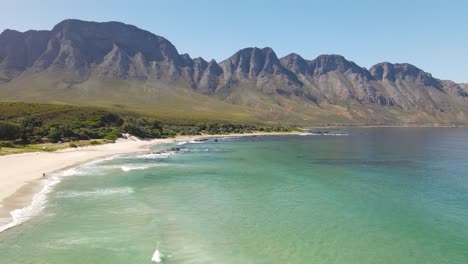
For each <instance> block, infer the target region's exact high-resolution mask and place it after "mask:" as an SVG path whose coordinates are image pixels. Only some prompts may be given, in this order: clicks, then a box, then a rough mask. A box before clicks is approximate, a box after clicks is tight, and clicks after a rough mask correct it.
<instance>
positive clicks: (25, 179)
mask: <svg viewBox="0 0 468 264" xmlns="http://www.w3.org/2000/svg"><path fill="white" fill-rule="evenodd" d="M300 133H301V132H272V133H265V132H254V133H244V134H225V135H196V136H180V137H176V138H165V139H152V140H141V139H137V138H135V137H132V138H130V139H119V140H117V141H116V143H110V144H104V145H97V146H86V147H79V148H75V149H72V148H68V149H64V150H58V151H55V152H30V153H22V154H12V155H6V156H0V167H1V168H2V173H1V174H0V232H2V231H5V230H7V229H9V228H11V227H13V226H14V225H11V223H13V222H14V221H15V219H14V216H13V213H14V212H15V211H18V210H22V209H25V208H27V207H28V206H32V204H33V202H34V198H35V196H36V195H38V194H40V193H41V192H43V191H44V189H45V188H46V187H47V186H46V185H44V184H43V180H48V179H50V178H51V177H50V175H51V174H55V173H59V172H63V171H66V170H68V169H72V168H75V167H78V166H80V165H83V164H86V163H89V162H92V161H96V160H100V159H105V158H108V157H113V156H117V155H124V154H134V153H145V152H149V151H150V147H151V146H155V145H159V144H165V143H174V142H180V141H190V140H198V139H203V138H219V137H248V136H277V135H298V134H300ZM43 173H45V174H46V177H42V174H43ZM8 225H11V226H9V227H7V228H5V229H2V228H3V227H5V226H8ZM15 225H16V224H15Z"/></svg>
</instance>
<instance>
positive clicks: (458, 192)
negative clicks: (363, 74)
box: [0, 128, 468, 264]
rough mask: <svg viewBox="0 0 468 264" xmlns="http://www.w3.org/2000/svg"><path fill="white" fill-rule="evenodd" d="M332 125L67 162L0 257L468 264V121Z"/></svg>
mask: <svg viewBox="0 0 468 264" xmlns="http://www.w3.org/2000/svg"><path fill="white" fill-rule="evenodd" d="M338 133H340V134H341V135H335V136H331V135H330V136H325V135H324V136H317V135H312V136H257V137H243V138H219V141H218V142H215V141H214V140H213V139H210V140H209V141H206V142H203V143H194V142H187V143H186V144H181V143H179V145H178V146H177V147H180V151H179V152H167V153H164V154H155V153H153V154H133V155H129V156H119V157H114V158H113V159H106V160H102V161H98V162H93V163H90V164H86V165H83V166H81V167H78V168H75V169H72V170H68V171H65V172H63V173H60V174H58V175H56V177H54V178H53V179H51V180H49V181H54V180H56V182H55V183H57V184H56V185H55V186H53V187H52V184H51V189H50V192H49V193H48V194H45V195H44V196H42V198H41V197H39V198H38V199H39V200H38V201H37V202H36V204H35V206H36V207H35V208H29V209H30V211H31V212H32V211H38V212H37V213H36V214H35V215H34V216H33V217H31V219H29V220H28V221H26V222H24V223H23V224H21V225H18V226H15V227H13V228H10V229H8V230H6V231H3V232H1V233H0V263H2V264H3V263H5V264H6V263H8V264H15V263H21V264H27V263H34V264H43V263H54V264H55V263H57V264H68V263H80V264H82V263H132V264H139V263H152V260H151V259H152V257H153V254H154V253H155V252H156V250H157V253H156V255H158V253H159V257H160V258H161V263H194V264H195V263H203V264H205V263H220V264H224V263H226V264H231V263H232V264H234V263H235V264H239V263H268V264H270V263H281V264H283V263H359V264H366V263H369V264H370V263H398V264H402V263H408V264H410V263H411V264H417V263H438V264H439V263H451V264H454V263H460V264H466V263H468V129H466V128H366V129H341V130H340V131H338ZM175 145H176V143H174V144H169V145H164V146H161V145H160V146H155V147H154V149H155V151H156V150H160V149H164V148H170V147H173V146H175ZM59 180H60V182H59ZM52 183H53V182H52ZM45 198H46V199H47V201H46V200H45ZM41 207H44V208H43V209H42V210H40V211H39V210H38V209H40V208H41ZM23 213H24V215H23V216H22V217H23V218H22V219H23V220H25V219H26V218H25V217H27V213H28V212H23ZM155 257H156V258H157V257H158V256H155Z"/></svg>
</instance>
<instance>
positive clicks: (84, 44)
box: [0, 20, 468, 123]
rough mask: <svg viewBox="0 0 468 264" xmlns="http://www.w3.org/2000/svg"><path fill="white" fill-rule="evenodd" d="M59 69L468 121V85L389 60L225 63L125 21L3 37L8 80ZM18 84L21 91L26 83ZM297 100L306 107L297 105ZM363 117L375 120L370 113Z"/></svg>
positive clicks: (256, 58) (69, 76)
mask: <svg viewBox="0 0 468 264" xmlns="http://www.w3.org/2000/svg"><path fill="white" fill-rule="evenodd" d="M51 73H52V74H55V75H58V76H63V78H62V81H63V82H65V83H67V82H68V83H77V82H87V81H89V80H100V79H112V80H117V81H118V80H122V81H132V80H138V81H144V82H146V83H147V84H148V83H149V84H151V83H157V84H164V85H166V86H168V87H171V86H174V85H177V86H181V87H186V88H188V89H191V90H192V91H194V92H196V93H200V94H203V95H206V96H210V97H215V98H220V99H225V98H228V97H229V95H231V94H234V93H237V94H239V93H241V92H239V91H245V89H248V90H249V91H255V92H256V93H260V94H262V96H264V97H265V98H272V102H274V104H277V105H279V106H280V107H283V106H284V107H286V105H284V104H285V102H287V107H288V109H289V111H296V112H297V111H299V112H297V113H296V114H300V115H310V116H313V115H314V113H313V112H307V111H309V110H304V109H309V108H310V107H312V108H313V107H315V108H317V109H327V108H326V107H327V106H330V105H334V106H339V107H348V110H347V111H348V113H344V114H342V115H343V116H348V117H346V118H350V117H349V116H350V113H351V112H353V111H354V110H353V107H356V106H362V107H361V108H362V109H371V108H372V109H374V108H375V109H380V108H381V109H384V108H386V107H387V108H386V109H387V110H385V111H388V109H390V110H391V109H395V111H397V110H398V111H400V112H401V111H402V112H401V113H410V112H411V113H412V114H414V113H423V114H425V115H426V116H431V115H432V116H434V115H437V113H438V112H451V113H453V114H454V116H456V120H457V122H467V123H468V99H467V98H468V87H467V85H462V84H457V83H454V82H451V81H442V80H439V79H436V78H434V77H432V75H431V74H429V73H426V72H424V71H423V70H421V69H419V68H417V67H415V66H413V65H410V64H392V63H388V62H384V63H379V64H376V65H375V66H373V67H371V68H370V69H369V70H367V69H365V68H363V67H360V66H358V65H356V64H355V63H354V62H351V61H348V60H346V59H345V58H344V57H343V56H339V55H322V56H319V57H317V58H316V59H314V60H306V59H304V58H302V57H301V56H300V55H298V54H290V55H288V56H285V57H283V58H280V59H279V58H278V57H277V55H276V54H275V52H274V51H273V50H272V49H271V48H263V49H259V48H246V49H242V50H240V51H238V52H236V53H235V54H234V55H232V56H231V57H229V58H228V59H226V60H224V61H222V62H220V63H217V62H216V61H214V60H211V61H209V62H208V61H206V60H204V59H203V58H195V59H192V58H191V57H190V56H189V55H188V54H182V55H181V54H179V53H178V51H177V49H176V48H175V47H174V46H173V45H172V44H171V43H170V42H169V41H168V40H166V39H165V38H163V37H160V36H156V35H154V34H152V33H150V32H148V31H144V30H141V29H139V28H137V27H135V26H131V25H126V24H123V23H119V22H106V23H96V22H85V21H80V20H65V21H63V22H61V23H59V24H57V25H56V26H55V27H54V28H53V29H52V30H51V31H27V32H24V33H21V32H17V31H14V30H5V31H4V32H3V33H1V34H0V85H7V84H8V83H9V82H14V81H15V80H18V79H21V78H25V76H26V77H27V76H30V75H34V76H41V75H44V76H48V75H47V74H51ZM44 78H46V77H44ZM16 86H18V85H16ZM0 88H1V86H0ZM15 89H18V93H19V92H20V90H21V89H22V87H21V85H19V87H17V88H15ZM50 89H53V87H50ZM108 89H109V92H111V91H112V87H108ZM239 89H243V90H239ZM0 90H1V89H0ZM11 93H12V92H10V93H9V94H10V95H11ZM13 93H14V92H13ZM181 96H182V95H181ZM238 96H239V95H238ZM246 96H250V95H246ZM248 99H249V100H250V101H252V100H254V99H252V98H248ZM255 100H256V99H255ZM240 101H242V100H240ZM240 104H241V103H240ZM294 104H297V105H300V106H301V107H302V108H301V109H302V110H294V109H296V108H294V106H293V105H294ZM350 105H354V106H350ZM350 107H351V108H350ZM379 107H380V108H379ZM388 107H390V108H388ZM291 109H293V110H291ZM324 111H328V110H324ZM373 111H374V110H373ZM378 111H380V110H378ZM374 112H375V111H374ZM359 115H360V116H361V117H360V118H367V117H368V115H370V113H369V112H366V113H364V112H360V113H359ZM392 118H393V119H398V118H399V117H397V116H393V117H392Z"/></svg>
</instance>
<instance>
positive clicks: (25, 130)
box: [0, 102, 290, 148]
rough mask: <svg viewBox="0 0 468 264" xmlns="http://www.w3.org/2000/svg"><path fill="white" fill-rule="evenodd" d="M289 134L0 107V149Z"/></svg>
mask: <svg viewBox="0 0 468 264" xmlns="http://www.w3.org/2000/svg"><path fill="white" fill-rule="evenodd" d="M258 130H261V131H289V130H290V129H289V128H285V127H282V126H258V125H252V124H248V123H247V124H245V123H235V122H227V121H220V120H204V121H201V119H198V120H197V119H195V120H190V119H188V118H186V119H185V120H184V119H179V120H175V122H161V121H159V120H157V119H155V118H154V117H152V116H150V115H148V114H146V115H142V114H139V113H135V112H124V111H121V110H119V111H116V110H113V109H105V108H98V107H82V106H71V105H54V104H30V103H10V102H7V103H0V147H10V148H11V147H15V146H17V145H27V144H39V143H47V142H52V143H56V142H60V141H62V142H71V141H80V140H81V141H82V140H92V139H105V140H108V141H115V140H116V139H117V138H119V137H121V136H122V134H123V133H129V134H132V135H135V136H138V137H142V138H164V137H174V136H176V135H200V134H226V133H245V132H252V131H258Z"/></svg>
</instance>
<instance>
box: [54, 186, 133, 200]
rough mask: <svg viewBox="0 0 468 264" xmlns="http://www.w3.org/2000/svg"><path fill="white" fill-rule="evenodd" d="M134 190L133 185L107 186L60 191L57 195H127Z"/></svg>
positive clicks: (62, 196) (65, 196) (74, 196)
mask: <svg viewBox="0 0 468 264" xmlns="http://www.w3.org/2000/svg"><path fill="white" fill-rule="evenodd" d="M133 192H134V190H133V188H131V187H122V188H107V189H95V190H92V191H64V192H58V193H57V197H60V198H77V197H84V198H88V197H102V196H110V195H126V194H131V193H133Z"/></svg>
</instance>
